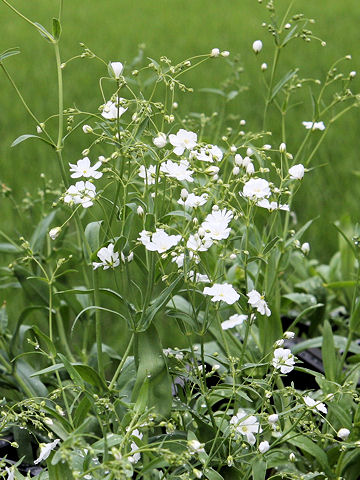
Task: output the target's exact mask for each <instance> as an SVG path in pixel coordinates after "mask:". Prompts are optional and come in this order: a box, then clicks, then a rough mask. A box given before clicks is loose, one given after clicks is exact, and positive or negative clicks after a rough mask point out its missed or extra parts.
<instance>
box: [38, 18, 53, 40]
mask: <svg viewBox="0 0 360 480" xmlns="http://www.w3.org/2000/svg"><path fill="white" fill-rule="evenodd" d="M34 25H35V26H36V28H37V31H38V32H39V33H40V35H41V36H42V37H43V38H45V40H47V41H48V42H50V43H54V37H53V36H52V35H51V33H49V32H48V31H47V30H46V28H45V27H43V26H42V25H41V23H38V22H34Z"/></svg>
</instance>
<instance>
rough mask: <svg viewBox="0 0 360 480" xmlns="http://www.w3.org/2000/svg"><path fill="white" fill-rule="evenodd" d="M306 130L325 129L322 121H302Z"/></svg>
mask: <svg viewBox="0 0 360 480" xmlns="http://www.w3.org/2000/svg"><path fill="white" fill-rule="evenodd" d="M302 124H303V125H304V127H305V128H306V130H313V131H314V130H325V125H324V122H302Z"/></svg>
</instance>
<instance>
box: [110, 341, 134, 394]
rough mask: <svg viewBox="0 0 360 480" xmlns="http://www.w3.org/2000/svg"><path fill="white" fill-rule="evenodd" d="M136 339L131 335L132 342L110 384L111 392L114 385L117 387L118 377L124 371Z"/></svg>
mask: <svg viewBox="0 0 360 480" xmlns="http://www.w3.org/2000/svg"><path fill="white" fill-rule="evenodd" d="M134 338H135V334H134V333H133V334H132V335H131V338H130V341H129V343H128V346H127V348H126V350H125V353H124V355H123V358H122V359H121V362H120V363H119V365H118V367H117V369H116V372H115V374H114V376H113V378H112V380H111V382H110V385H109V390H112V389H113V388H114V385H115V383H116V381H117V379H118V377H119V375H120V373H121V370H122V368H123V366H124V364H125V362H126V359H127V357H128V355H129V352H130V349H131V348H132V344H133V342H134Z"/></svg>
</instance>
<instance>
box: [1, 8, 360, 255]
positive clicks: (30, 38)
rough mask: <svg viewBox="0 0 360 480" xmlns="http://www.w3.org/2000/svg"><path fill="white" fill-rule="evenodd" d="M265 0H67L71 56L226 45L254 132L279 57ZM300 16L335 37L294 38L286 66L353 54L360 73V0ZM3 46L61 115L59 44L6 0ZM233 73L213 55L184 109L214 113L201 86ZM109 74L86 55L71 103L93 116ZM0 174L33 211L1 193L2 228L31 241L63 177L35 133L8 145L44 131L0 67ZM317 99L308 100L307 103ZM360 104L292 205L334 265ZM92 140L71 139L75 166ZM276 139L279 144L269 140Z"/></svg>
mask: <svg viewBox="0 0 360 480" xmlns="http://www.w3.org/2000/svg"><path fill="white" fill-rule="evenodd" d="M265 3H266V2H264V3H263V4H259V2H258V1H257V0H216V1H206V0H156V2H153V1H149V0H137V1H136V2H134V1H133V0H121V1H120V0H107V1H102V2H99V1H97V0H87V1H86V2H84V1H82V0H81V1H80V0H73V1H71V2H68V1H67V0H65V2H64V12H63V22H62V23H63V36H62V61H66V60H67V59H68V58H70V57H73V56H74V55H78V54H80V53H81V52H82V49H81V48H80V46H79V43H80V42H84V43H85V44H86V45H87V46H88V47H89V48H90V49H91V50H93V51H94V52H95V53H96V54H98V55H99V56H100V57H102V58H104V59H105V60H106V61H121V62H123V63H125V64H126V62H127V61H130V60H131V59H132V58H134V57H135V56H136V55H137V52H138V45H139V44H146V49H145V53H144V55H145V57H146V56H149V57H152V58H155V59H158V58H159V57H160V56H161V55H166V56H167V57H169V58H170V59H171V60H172V61H173V62H176V61H179V60H183V59H186V58H188V57H191V56H194V55H197V54H204V53H207V52H209V51H210V50H211V49H212V48H214V47H218V48H220V49H221V50H229V51H230V53H231V57H229V58H235V56H236V55H238V56H239V59H240V65H242V66H243V68H244V70H243V72H242V73H241V75H240V80H239V82H240V84H239V88H240V87H246V89H244V91H243V92H242V93H240V94H239V95H238V96H237V97H236V98H235V99H234V100H233V101H232V102H231V104H229V107H228V113H235V114H238V115H241V118H244V119H246V121H247V125H246V129H247V130H251V131H258V130H260V129H261V128H262V112H263V108H264V98H263V94H264V90H263V83H262V78H261V77H262V73H261V70H260V65H261V63H262V62H268V63H270V62H271V58H272V54H273V46H272V38H271V36H270V35H269V33H268V32H267V30H266V28H263V27H262V26H261V25H262V22H264V21H266V22H267V21H268V20H269V15H268V12H267V10H266V6H265ZM11 4H12V5H14V6H15V7H16V8H18V9H19V10H20V11H22V12H23V13H24V14H25V15H27V16H28V17H29V18H31V19H32V20H33V21H37V22H39V23H41V24H42V25H44V26H45V27H46V28H47V29H49V31H50V30H51V18H52V17H55V16H57V8H58V7H57V1H55V0H32V1H31V2H29V0H16V1H11ZM276 5H277V7H278V9H279V10H280V12H281V11H283V10H284V9H285V8H286V7H287V6H288V5H289V1H288V0H278V1H277V2H276ZM292 11H293V13H304V14H305V15H306V16H307V17H309V18H314V19H315V20H316V23H315V24H313V25H309V28H311V29H312V31H313V33H314V35H315V36H317V37H319V38H321V39H322V40H324V41H326V43H327V46H326V47H321V45H320V42H317V41H311V42H309V43H305V42H299V41H297V42H294V43H293V44H292V45H289V47H288V48H286V49H285V50H284V55H283V58H282V66H281V69H282V70H283V71H284V73H285V72H286V71H287V70H289V69H290V68H292V67H300V68H301V71H300V76H302V77H304V78H306V77H309V76H310V77H312V78H324V76H325V75H326V72H327V70H328V68H329V67H330V65H331V64H332V63H334V61H336V60H337V59H338V58H340V57H343V56H345V55H351V56H352V60H350V61H347V62H344V63H343V64H342V71H343V72H344V73H346V74H348V73H349V72H350V71H353V70H355V71H356V70H359V77H360V68H359V67H360V59H359V44H360V29H359V27H358V20H359V18H360V3H359V1H358V0H342V1H341V2H339V1H338V0H317V1H316V2H312V1H308V0H297V1H295V2H294V7H293V10H292ZM0 26H1V35H0V52H2V51H4V50H6V49H8V48H10V47H19V48H20V50H21V55H17V56H14V57H12V58H10V59H8V60H7V61H6V67H7V69H8V70H9V72H10V73H11V74H12V75H13V76H14V78H15V80H16V82H17V85H18V87H19V88H20V90H21V92H22V94H23V96H24V98H25V99H26V101H27V102H28V103H29V104H30V105H31V107H32V109H33V110H34V111H35V112H36V115H37V116H38V117H39V118H40V119H45V118H47V117H49V116H50V115H52V114H54V113H56V110H57V100H56V98H57V97H56V96H57V92H56V70H55V61H54V55H53V49H52V48H51V45H50V44H48V43H47V42H46V41H44V39H42V38H41V37H40V35H39V34H38V33H37V32H36V31H35V30H34V29H33V28H32V27H31V26H30V25H28V24H27V23H25V22H24V21H22V20H21V19H20V18H18V17H17V16H16V15H14V14H13V12H11V11H10V9H9V8H8V7H7V6H6V5H4V4H3V3H1V2H0ZM256 39H261V40H262V41H263V43H264V48H263V50H262V52H261V54H260V55H259V56H258V57H256V56H255V55H254V53H253V52H252V49H251V46H252V43H253V41H254V40H256ZM230 73H231V68H230V66H229V65H228V64H227V62H226V60H224V59H216V60H214V61H209V62H206V63H205V64H204V65H203V66H202V67H200V68H199V69H196V70H195V71H194V73H191V74H189V75H188V76H187V77H186V78H184V80H185V83H187V84H188V85H191V86H193V87H194V88H195V93H194V94H193V95H186V96H185V97H184V98H179V99H177V100H178V101H179V112H180V114H182V113H184V114H185V113H187V112H189V111H197V112H205V113H211V112H212V111H213V110H214V108H217V101H218V100H217V98H215V97H214V96H210V95H209V94H205V93H198V94H197V93H196V90H198V89H200V88H203V87H206V88H220V86H221V83H222V82H223V81H224V79H226V77H227V76H228V75H230ZM101 75H106V68H105V67H104V66H103V65H102V64H101V63H100V62H98V61H96V60H89V59H79V60H76V61H74V62H71V63H70V64H69V65H68V66H67V67H66V68H65V69H64V82H65V92H66V94H65V105H66V106H68V107H70V106H73V105H74V104H75V105H77V106H78V107H79V108H81V109H83V110H86V111H96V109H97V108H98V106H99V105H100V104H101V103H102V100H101V95H100V91H99V88H98V78H99V77H100V76H101ZM359 87H360V82H359V80H358V78H357V77H355V78H354V80H353V82H352V84H351V88H352V90H353V91H354V92H356V91H359V90H360V88H359ZM0 92H1V94H0V111H1V114H0V134H1V136H0V164H1V168H0V181H1V182H2V191H3V193H4V191H6V188H7V187H9V188H11V189H12V191H13V195H14V198H15V199H16V200H17V201H20V202H25V203H24V204H25V205H26V206H27V212H28V214H29V215H24V214H23V212H22V211H20V212H17V209H16V208H15V207H14V204H13V203H12V202H11V201H10V200H9V199H8V198H6V197H5V196H4V195H3V196H2V197H1V198H0V202H1V218H2V222H1V224H2V226H1V229H2V230H4V231H6V232H8V233H11V234H12V236H13V238H16V237H20V236H21V235H24V236H25V237H26V236H27V234H28V232H29V231H30V228H31V226H32V223H33V222H35V221H37V219H36V218H32V215H33V212H35V211H36V212H38V209H35V208H34V207H33V205H34V201H35V200H34V198H33V197H34V195H36V192H37V191H38V190H41V189H42V187H43V182H44V180H43V179H42V178H41V176H40V175H41V174H45V177H46V178H54V179H55V182H56V184H57V185H59V181H58V178H59V177H58V172H57V166H56V163H55V157H54V155H53V154H52V153H51V151H50V150H49V149H47V148H46V146H45V145H42V144H40V143H38V142H34V141H32V140H30V141H27V142H24V143H22V144H21V145H19V146H17V147H15V148H10V145H11V143H12V141H13V140H14V139H15V138H17V137H18V136H19V135H22V134H29V133H36V130H35V128H36V126H35V125H34V123H33V121H32V120H31V118H30V117H29V116H28V115H27V114H26V112H25V111H24V109H23V107H22V105H21V104H20V102H19V100H18V98H17V97H16V95H15V92H14V90H13V88H12V87H11V85H10V84H9V82H8V80H7V79H6V78H5V76H4V75H3V74H2V72H0ZM307 100H308V99H307ZM304 120H311V107H310V101H307V103H306V105H305V104H304V105H303V104H300V105H298V106H297V107H296V108H295V109H294V110H293V112H292V114H291V117H290V124H289V126H288V127H289V129H288V139H287V145H288V150H289V151H295V150H296V148H297V147H298V145H299V143H300V142H301V140H302V138H303V136H304V128H303V126H302V125H301V122H302V121H304ZM359 120H360V115H359V111H358V110H355V109H353V110H352V111H351V112H350V113H349V114H347V115H346V116H344V117H343V118H342V120H341V121H340V122H339V123H338V124H336V125H335V126H334V127H333V128H332V131H331V132H329V134H328V136H327V138H326V140H325V142H324V144H323V145H322V146H321V148H320V150H319V152H318V154H317V155H316V158H315V159H314V163H313V164H312V165H313V166H315V167H317V166H320V165H321V168H315V169H314V170H312V172H311V173H309V174H307V175H306V177H305V181H304V185H303V186H302V188H301V191H300V193H299V194H298V196H297V197H296V202H295V205H294V208H295V211H296V214H297V217H298V221H299V223H300V224H302V223H304V222H305V221H307V220H308V219H310V218H315V217H317V216H319V215H320V217H319V218H318V219H317V220H316V222H314V224H313V226H312V227H311V229H310V230H309V231H308V233H307V236H306V238H304V241H305V240H306V241H309V242H310V243H311V247H312V255H313V254H315V255H316V256H317V257H318V258H320V259H321V260H323V261H328V260H329V257H330V255H331V254H332V253H333V252H334V251H335V250H336V249H337V234H336V232H335V229H334V227H333V226H332V225H331V223H332V222H334V221H335V220H337V219H340V218H341V217H342V216H343V215H345V214H348V215H350V216H351V218H352V220H353V221H356V220H357V217H358V197H359V190H360V189H359V187H358V184H359V182H360V178H359V174H360V166H359V159H358V152H359V147H360V135H359ZM277 122H278V118H277V117H275V116H274V124H273V125H272V126H271V127H272V129H273V130H274V131H275V132H276V131H277V130H278V125H277ZM87 141H88V137H85V135H83V134H82V132H81V133H80V134H79V135H78V136H73V139H72V141H71V142H69V143H68V144H67V146H66V148H65V150H64V158H65V161H66V162H76V161H77V160H78V159H79V158H81V151H82V150H83V149H84V148H85V147H86V146H87ZM268 143H272V142H271V139H269V141H268Z"/></svg>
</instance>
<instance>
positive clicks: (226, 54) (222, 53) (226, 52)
mask: <svg viewBox="0 0 360 480" xmlns="http://www.w3.org/2000/svg"><path fill="white" fill-rule="evenodd" d="M229 55H230V52H229V51H228V50H224V51H223V52H221V56H222V57H228V56H229Z"/></svg>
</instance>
